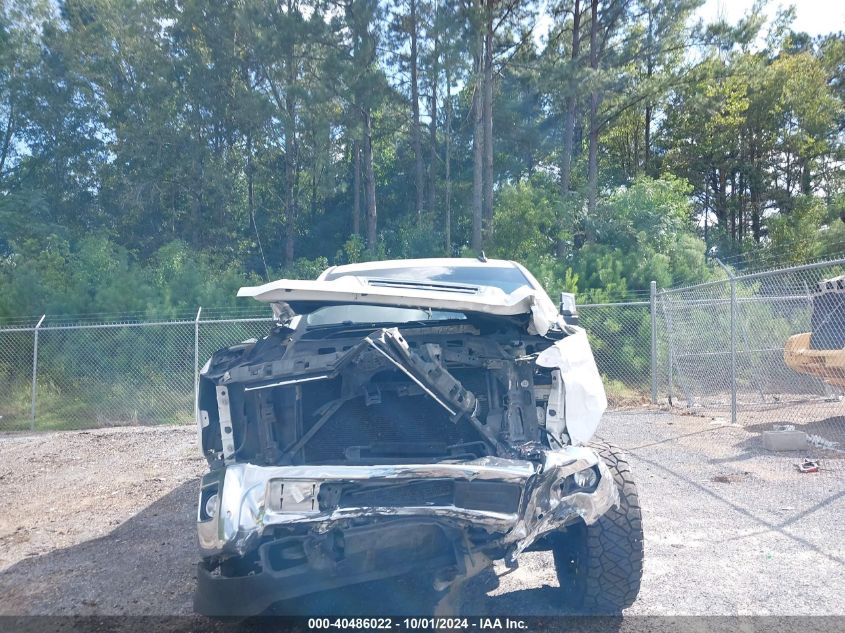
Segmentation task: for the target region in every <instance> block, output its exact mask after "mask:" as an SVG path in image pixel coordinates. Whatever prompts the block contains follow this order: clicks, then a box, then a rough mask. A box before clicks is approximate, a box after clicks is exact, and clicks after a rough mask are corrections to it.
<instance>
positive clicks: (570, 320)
mask: <svg viewBox="0 0 845 633" xmlns="http://www.w3.org/2000/svg"><path fill="white" fill-rule="evenodd" d="M560 314H561V316H562V317H563V320H564V321H565V322H566V324H567V325H578V307H577V306H576V305H575V295H574V294H573V293H571V292H561V293H560Z"/></svg>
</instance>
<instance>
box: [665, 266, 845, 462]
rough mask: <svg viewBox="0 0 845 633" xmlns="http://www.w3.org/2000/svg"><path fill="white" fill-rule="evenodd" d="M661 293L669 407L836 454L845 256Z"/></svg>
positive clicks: (843, 422) (844, 427)
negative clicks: (799, 437)
mask: <svg viewBox="0 0 845 633" xmlns="http://www.w3.org/2000/svg"><path fill="white" fill-rule="evenodd" d="M724 270H725V275H726V277H727V278H726V279H725V280H722V281H715V282H710V283H705V284H699V285H696V286H690V287H687V288H678V289H673V290H666V291H663V292H661V293H659V295H658V299H657V303H658V305H659V306H660V311H661V312H662V313H663V318H664V322H665V327H666V336H667V343H668V354H667V358H666V359H665V362H666V363H667V367H666V372H665V375H666V377H667V384H666V392H667V394H668V396H669V399H670V401H671V402H673V403H674V404H676V405H679V406H684V407H687V408H690V409H693V410H700V411H706V412H708V413H709V414H712V415H723V416H725V417H728V416H729V417H730V419H731V421H732V422H733V423H736V424H741V425H743V426H744V427H746V429H751V430H761V431H762V430H769V429H771V428H773V426H775V425H792V426H795V427H796V428H798V429H800V430H803V431H805V432H806V433H807V434H808V436H809V437H810V439H811V443H815V444H816V445H817V446H820V447H821V448H831V449H845V402H843V393H845V287H843V281H845V278H843V277H842V275H843V272H845V259H840V260H834V261H828V262H820V263H816V264H810V265H806V266H800V267H795V268H789V269H783V270H773V271H766V272H760V273H753V274H748V275H742V276H735V275H734V274H733V273H732V272H731V271H730V270H729V269H727V268H725V269H724Z"/></svg>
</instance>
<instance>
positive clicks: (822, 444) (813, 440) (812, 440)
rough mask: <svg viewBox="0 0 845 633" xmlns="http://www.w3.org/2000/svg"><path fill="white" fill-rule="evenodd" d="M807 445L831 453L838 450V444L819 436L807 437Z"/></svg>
mask: <svg viewBox="0 0 845 633" xmlns="http://www.w3.org/2000/svg"><path fill="white" fill-rule="evenodd" d="M807 443H809V444H812V445H813V446H815V447H816V448H826V449H828V450H832V451H835V450H838V448H837V447H838V446H839V442H834V441H832V440H826V439H825V438H823V437H822V436H821V435H808V436H807Z"/></svg>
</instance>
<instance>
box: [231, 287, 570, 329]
mask: <svg viewBox="0 0 845 633" xmlns="http://www.w3.org/2000/svg"><path fill="white" fill-rule="evenodd" d="M238 296H239V297H252V298H253V299H257V300H258V301H263V302H265V303H270V304H272V306H273V311H274V313H275V314H276V316H280V315H294V314H308V313H310V312H313V311H315V310H317V309H318V308H321V307H324V306H329V305H342V304H350V303H360V304H366V305H379V306H395V307H400V308H418V309H435V310H447V311H453V312H464V313H476V314H486V315H492V316H503V317H507V316H518V315H530V319H529V325H528V332H529V334H539V335H540V336H543V335H545V334H546V332H548V331H549V328H550V327H551V326H552V325H553V324H555V323H557V322H558V320H559V314H558V311H557V308H556V307H555V305H554V304H553V303H552V301H551V299H549V297H548V295H546V293H545V292H543V291H538V290H535V289H533V288H529V287H528V286H521V287H519V288H517V289H516V290H514V291H513V292H511V293H510V294H507V293H505V292H504V291H503V290H502V289H500V288H496V287H493V286H476V285H467V284H450V283H443V282H419V283H414V282H407V281H399V280H395V279H369V278H365V277H356V276H344V277H341V278H338V279H334V280H331V281H310V280H301V279H279V280H277V281H271V282H269V283H266V284H263V285H261V286H244V287H243V288H241V289H240V290H238Z"/></svg>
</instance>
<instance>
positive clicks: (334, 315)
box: [305, 303, 466, 327]
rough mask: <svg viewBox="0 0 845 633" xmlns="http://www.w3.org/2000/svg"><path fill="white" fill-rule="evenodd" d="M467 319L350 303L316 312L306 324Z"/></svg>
mask: <svg viewBox="0 0 845 633" xmlns="http://www.w3.org/2000/svg"><path fill="white" fill-rule="evenodd" d="M465 318H466V316H464V315H463V314H461V313H460V312H448V311H446V310H419V309H416V308H397V307H395V306H368V305H362V304H360V303H350V304H347V305H340V306H326V307H325V308H319V309H317V310H314V312H312V313H311V314H309V315H308V316H307V317H306V318H305V322H306V323H307V324H308V325H309V326H311V327H314V326H321V325H335V324H338V323H350V324H354V323H410V322H412V321H445V320H450V319H465Z"/></svg>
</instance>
